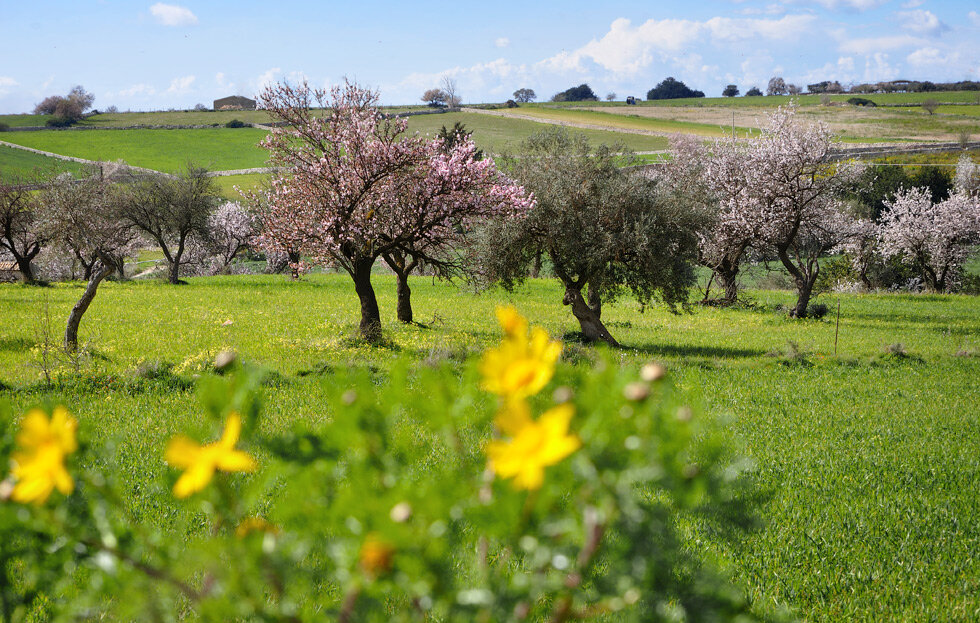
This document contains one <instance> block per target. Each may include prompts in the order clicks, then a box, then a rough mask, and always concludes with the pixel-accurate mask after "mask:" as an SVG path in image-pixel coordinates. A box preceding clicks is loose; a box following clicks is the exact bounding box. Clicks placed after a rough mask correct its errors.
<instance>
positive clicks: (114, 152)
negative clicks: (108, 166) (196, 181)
mask: <svg viewBox="0 0 980 623" xmlns="http://www.w3.org/2000/svg"><path fill="white" fill-rule="evenodd" d="M265 134H266V132H265V131H264V130H257V129H254V128H237V129H227V128H205V129H196V130H111V131H105V132H97V131H80V132H72V131H57V130H48V131H38V132H8V133H5V134H4V137H3V140H5V141H7V142H10V143H15V144H17V145H24V146H25V147H33V148H35V149H41V150H44V151H49V152H52V153H56V154H62V155H65V156H75V157H77V158H85V159H87V160H104V161H114V160H119V159H121V160H124V161H125V162H126V163H127V164H131V165H134V166H138V167H146V168H149V169H155V170H158V171H164V172H167V173H171V172H174V171H176V170H178V169H180V168H182V167H184V166H185V165H186V164H187V161H188V160H189V159H193V161H194V162H195V164H199V165H202V166H206V167H208V168H210V169H212V170H216V171H225V170H232V169H248V168H254V167H262V166H265V163H266V157H267V155H266V152H265V150H264V149H262V148H260V147H259V146H258V142H259V141H260V140H262V137H264V136H265Z"/></svg>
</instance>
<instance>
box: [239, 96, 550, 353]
mask: <svg viewBox="0 0 980 623" xmlns="http://www.w3.org/2000/svg"><path fill="white" fill-rule="evenodd" d="M261 99H262V103H263V105H264V107H265V108H266V109H267V110H269V112H270V114H271V115H272V116H273V117H274V118H275V119H277V120H279V121H283V122H285V123H284V125H283V127H280V128H276V129H275V130H274V131H273V132H272V133H270V135H269V136H268V137H267V138H266V139H265V141H264V143H263V144H264V146H265V147H266V148H267V149H268V150H269V151H270V160H271V163H272V164H273V165H274V166H276V167H278V168H279V173H277V174H275V175H274V177H273V179H272V183H271V186H270V188H269V190H268V191H267V192H266V193H265V196H264V197H262V198H261V199H260V200H259V199H258V198H254V197H253V200H255V202H256V204H257V205H258V206H260V216H259V218H260V221H261V230H262V233H261V235H260V244H261V245H262V246H263V247H264V248H265V249H266V250H267V251H271V252H273V253H279V254H289V253H294V254H295V253H301V254H302V255H303V256H305V257H308V258H309V259H310V260H311V261H312V262H314V263H316V264H320V265H337V266H340V267H341V268H343V269H344V270H345V271H346V272H347V273H348V274H349V275H350V276H351V279H352V280H353V281H354V290H355V292H356V293H357V296H358V299H359V300H360V304H361V321H360V332H361V335H362V336H363V337H364V338H365V339H366V340H368V341H377V340H378V339H380V337H381V315H380V310H379V309H378V304H377V299H376V297H375V293H374V288H373V286H372V284H371V270H372V268H373V266H374V264H375V262H376V261H377V260H378V258H382V257H384V256H385V255H389V257H394V255H395V254H402V255H405V254H409V255H413V256H414V257H415V258H417V259H420V260H422V261H425V262H427V263H430V264H433V265H437V266H438V265H442V266H448V265H449V262H450V260H448V259H447V256H446V254H445V253H443V252H444V251H445V250H446V249H447V247H448V246H449V245H450V244H451V242H452V239H453V236H454V232H455V228H458V227H461V228H464V229H465V226H466V224H467V223H468V222H471V221H473V220H475V219H480V218H486V217H489V216H491V215H499V216H505V215H510V214H519V213H521V212H523V211H525V210H527V208H528V207H529V206H530V204H531V201H532V200H531V198H530V197H529V196H528V195H527V194H526V193H525V192H524V191H523V189H522V188H520V187H519V186H517V185H515V184H513V183H511V182H509V181H508V180H506V179H505V178H503V177H502V176H501V175H500V174H499V173H498V172H497V170H496V167H495V166H494V164H493V162H492V161H490V160H486V161H483V160H478V159H476V158H475V157H474V153H475V147H474V146H473V145H472V142H466V143H463V144H461V145H459V146H457V147H456V148H455V149H453V150H452V151H451V152H450V153H449V154H445V153H443V152H442V150H441V149H440V147H441V142H439V141H428V140H426V139H424V138H423V137H421V136H418V135H413V136H405V129H406V121H405V120H404V119H386V118H384V117H383V116H382V115H381V114H380V113H379V111H378V109H377V101H378V95H377V93H375V92H372V91H370V90H367V89H363V88H361V87H359V86H357V85H356V84H352V83H350V82H348V83H346V84H345V85H344V86H342V87H334V88H333V89H332V90H331V91H330V93H329V99H328V94H327V93H326V92H325V91H322V90H311V89H309V87H308V86H307V85H305V84H304V85H302V86H299V87H292V86H289V85H284V84H280V85H277V86H273V87H270V88H268V89H266V91H265V92H264V93H263V94H262V96H261ZM314 103H315V104H317V105H318V106H319V107H322V108H329V111H330V112H329V114H328V115H326V116H319V115H317V114H315V113H314V112H313V111H312V110H311V104H314ZM405 278H406V279H407V273H406V274H405ZM404 285H405V287H406V289H407V281H404Z"/></svg>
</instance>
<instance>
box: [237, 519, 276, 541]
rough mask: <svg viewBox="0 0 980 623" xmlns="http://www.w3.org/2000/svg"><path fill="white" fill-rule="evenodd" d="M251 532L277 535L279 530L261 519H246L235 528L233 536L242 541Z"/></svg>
mask: <svg viewBox="0 0 980 623" xmlns="http://www.w3.org/2000/svg"><path fill="white" fill-rule="evenodd" d="M253 532H264V533H268V534H279V528H277V527H276V526H275V524H271V523H269V522H268V521H267V520H266V519H265V518H263V517H246V518H245V519H243V520H242V521H241V523H239V524H238V526H236V527H235V536H237V537H238V538H240V539H244V538H245V537H247V536H248V535H250V534H252V533H253Z"/></svg>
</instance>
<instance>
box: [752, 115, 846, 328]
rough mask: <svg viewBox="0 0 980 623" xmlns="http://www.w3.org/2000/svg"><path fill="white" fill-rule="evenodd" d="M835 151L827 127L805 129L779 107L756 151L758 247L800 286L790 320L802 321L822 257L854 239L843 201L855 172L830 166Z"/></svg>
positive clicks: (754, 185)
mask: <svg viewBox="0 0 980 623" xmlns="http://www.w3.org/2000/svg"><path fill="white" fill-rule="evenodd" d="M833 146H834V140H833V138H832V135H831V133H830V129H829V128H828V127H827V126H826V125H825V124H805V123H802V122H800V121H798V120H797V119H796V109H795V108H793V107H789V108H780V109H778V110H777V111H776V112H775V113H773V114H772V116H770V118H769V123H768V125H767V126H766V127H764V128H763V133H762V137H761V138H759V139H758V140H757V141H756V143H755V145H754V147H753V151H754V162H753V166H752V169H751V176H752V180H751V185H750V188H751V192H752V193H753V194H754V195H755V196H756V198H757V200H758V201H759V202H760V204H761V210H762V228H761V231H760V232H759V240H760V245H761V246H762V248H763V249H764V250H766V251H769V252H771V253H773V254H774V255H775V256H776V257H778V258H779V261H780V262H781V263H782V265H783V266H784V267H785V268H786V270H787V272H789V274H790V276H791V277H792V278H793V281H794V282H795V284H796V290H797V299H796V304H795V305H794V306H793V309H792V310H790V315H791V316H793V317H795V318H804V317H806V314H807V305H808V304H809V302H810V298H811V297H812V296H813V287H814V284H815V283H816V281H817V275H818V274H819V272H820V258H821V257H822V256H823V255H825V254H826V253H827V252H828V251H830V250H831V249H833V248H834V247H837V246H838V245H840V244H841V243H843V242H844V241H845V240H847V239H848V238H850V237H851V236H853V235H854V233H855V230H856V227H857V226H856V223H855V221H854V219H852V218H851V217H849V216H848V215H847V214H846V212H845V211H844V209H843V207H844V206H843V204H842V202H841V199H840V197H841V196H842V194H843V191H844V188H845V186H846V184H847V183H848V182H849V181H850V180H851V179H853V177H854V176H855V174H856V173H857V169H856V168H854V167H850V166H848V165H835V164H834V163H832V162H829V161H828V155H829V153H830V151H831V149H832V148H833Z"/></svg>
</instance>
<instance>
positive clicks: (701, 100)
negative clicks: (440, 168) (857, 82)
mask: <svg viewBox="0 0 980 623" xmlns="http://www.w3.org/2000/svg"><path fill="white" fill-rule="evenodd" d="M644 95H645V94H644V93H637V94H636V96H637V97H643V96H644ZM829 97H830V101H831V102H841V103H846V102H847V100H848V99H850V98H852V97H863V98H865V99H869V100H871V101H872V102H874V103H875V104H878V105H890V106H918V105H919V104H921V103H922V102H924V101H925V100H930V99H931V100H936V101H937V102H939V103H955V104H980V99H978V98H980V93H978V92H977V91H936V92H932V93H866V94H854V93H841V94H837V95H830V96H829ZM820 99H821V96H820V95H807V94H801V95H767V96H760V97H744V96H738V97H686V98H678V99H670V100H641V101H638V102H637V107H646V106H652V107H678V106H679V107H695V108H700V107H704V106H709V107H717V106H727V107H734V108H745V107H759V106H761V107H763V108H775V107H776V106H785V105H787V104H789V103H790V102H791V101H795V102H796V103H797V104H798V105H799V106H800V107H802V108H805V107H808V106H820V105H822V102H821V101H820ZM534 105H536V106H559V107H563V108H565V107H568V108H578V107H586V108H589V107H602V108H605V107H616V106H624V105H625V104H624V103H623V102H622V101H615V102H558V103H555V102H547V103H545V102H542V103H539V104H534ZM631 108H633V107H632V106H631Z"/></svg>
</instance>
